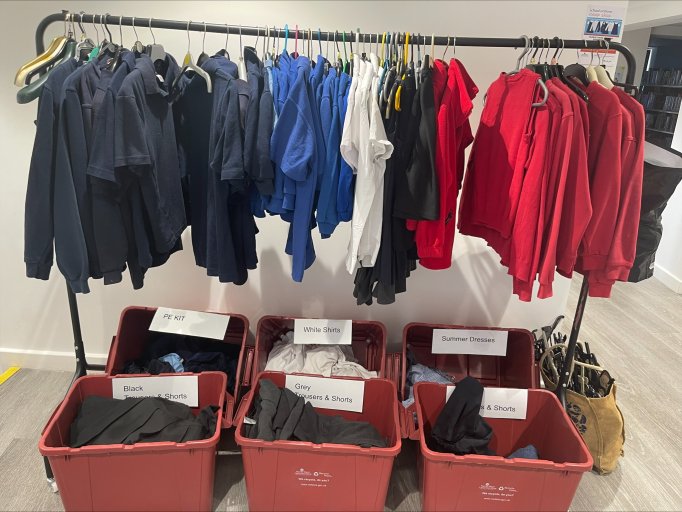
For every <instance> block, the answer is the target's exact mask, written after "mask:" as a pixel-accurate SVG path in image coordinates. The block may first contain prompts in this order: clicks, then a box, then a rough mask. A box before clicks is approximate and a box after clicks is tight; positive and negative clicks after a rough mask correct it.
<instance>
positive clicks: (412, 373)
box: [403, 348, 455, 407]
mask: <svg viewBox="0 0 682 512" xmlns="http://www.w3.org/2000/svg"><path fill="white" fill-rule="evenodd" d="M407 364H408V370H407V377H406V382H405V386H406V387H407V398H406V399H405V400H403V407H409V406H410V405H412V404H413V403H414V385H415V384H416V383H417V382H434V383H436V384H453V383H454V382H455V379H454V378H453V377H451V376H450V375H448V374H447V373H445V372H442V371H440V370H439V369H437V368H432V367H430V366H426V365H424V364H420V363H418V362H417V359H416V358H415V357H414V354H413V353H412V351H411V350H410V349H409V348H408V349H407Z"/></svg>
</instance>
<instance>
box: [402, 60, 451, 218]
mask: <svg viewBox="0 0 682 512" xmlns="http://www.w3.org/2000/svg"><path fill="white" fill-rule="evenodd" d="M427 59H428V57H427ZM421 76H422V83H421V85H420V86H419V91H418V92H417V97H416V98H415V100H414V102H413V103H412V112H411V121H410V124H409V125H408V128H407V129H408V130H410V131H411V133H408V140H406V141H405V148H406V150H407V151H409V152H411V155H410V156H409V157H408V160H407V161H408V162H409V164H408V165H407V166H406V167H404V168H402V169H397V172H396V175H395V204H394V207H393V215H395V216H396V217H400V218H402V219H413V220H438V217H439V213H440V212H439V200H440V196H439V186H438V176H437V174H436V110H435V101H434V94H433V82H432V80H431V69H430V68H429V66H428V62H427V65H426V67H425V68H424V69H423V70H422V75H421ZM417 127H418V129H417Z"/></svg>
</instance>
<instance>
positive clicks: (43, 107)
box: [24, 87, 57, 279]
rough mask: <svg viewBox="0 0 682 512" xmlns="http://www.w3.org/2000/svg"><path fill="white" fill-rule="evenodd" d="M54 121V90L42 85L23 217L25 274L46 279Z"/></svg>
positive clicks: (49, 263)
mask: <svg viewBox="0 0 682 512" xmlns="http://www.w3.org/2000/svg"><path fill="white" fill-rule="evenodd" d="M55 123H56V116H55V108H54V98H53V93H52V90H51V89H50V88H48V87H45V88H44V89H43V92H42V94H41V96H40V99H39V101H38V120H37V130H36V138H35V143H34V144H33V155H32V156H31V167H30V169H29V173H28V186H27V188H26V208H25V212H26V213H25V218H24V261H25V262H26V275H27V276H28V277H33V278H36V279H48V278H49V277H50V269H51V268H52V259H53V248H52V247H53V239H54V223H53V208H52V200H53V184H54V165H55V152H56V146H57V144H56V139H57V133H56V130H55V128H56V126H55Z"/></svg>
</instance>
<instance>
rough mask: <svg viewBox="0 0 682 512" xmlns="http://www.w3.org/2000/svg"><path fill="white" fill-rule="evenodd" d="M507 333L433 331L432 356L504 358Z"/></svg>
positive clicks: (468, 330) (472, 330) (453, 330)
mask: <svg viewBox="0 0 682 512" xmlns="http://www.w3.org/2000/svg"><path fill="white" fill-rule="evenodd" d="M508 338H509V332H508V331H492V330H480V329H434V330H433V336H432V341H431V352H432V353H433V354H476V355H482V356H506V355H507V340H508Z"/></svg>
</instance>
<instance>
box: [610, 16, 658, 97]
mask: <svg viewBox="0 0 682 512" xmlns="http://www.w3.org/2000/svg"><path fill="white" fill-rule="evenodd" d="M628 14H629V11H628ZM627 21H629V20H628V19H627V18H626V22H627ZM627 27H628V25H626V26H625V31H624V32H623V41H622V43H623V44H624V45H625V46H627V47H628V48H629V49H630V51H631V52H632V54H633V55H634V56H635V59H636V60H637V73H636V74H635V80H634V84H635V85H639V84H640V82H641V81H642V72H643V71H644V59H645V58H646V49H647V48H648V47H649V37H650V36H651V29H650V28H641V29H638V30H628V28H627ZM616 70H617V73H618V76H621V77H623V80H625V71H626V70H627V63H626V62H625V58H624V57H623V56H622V55H619V56H618V63H617V64H616Z"/></svg>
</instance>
